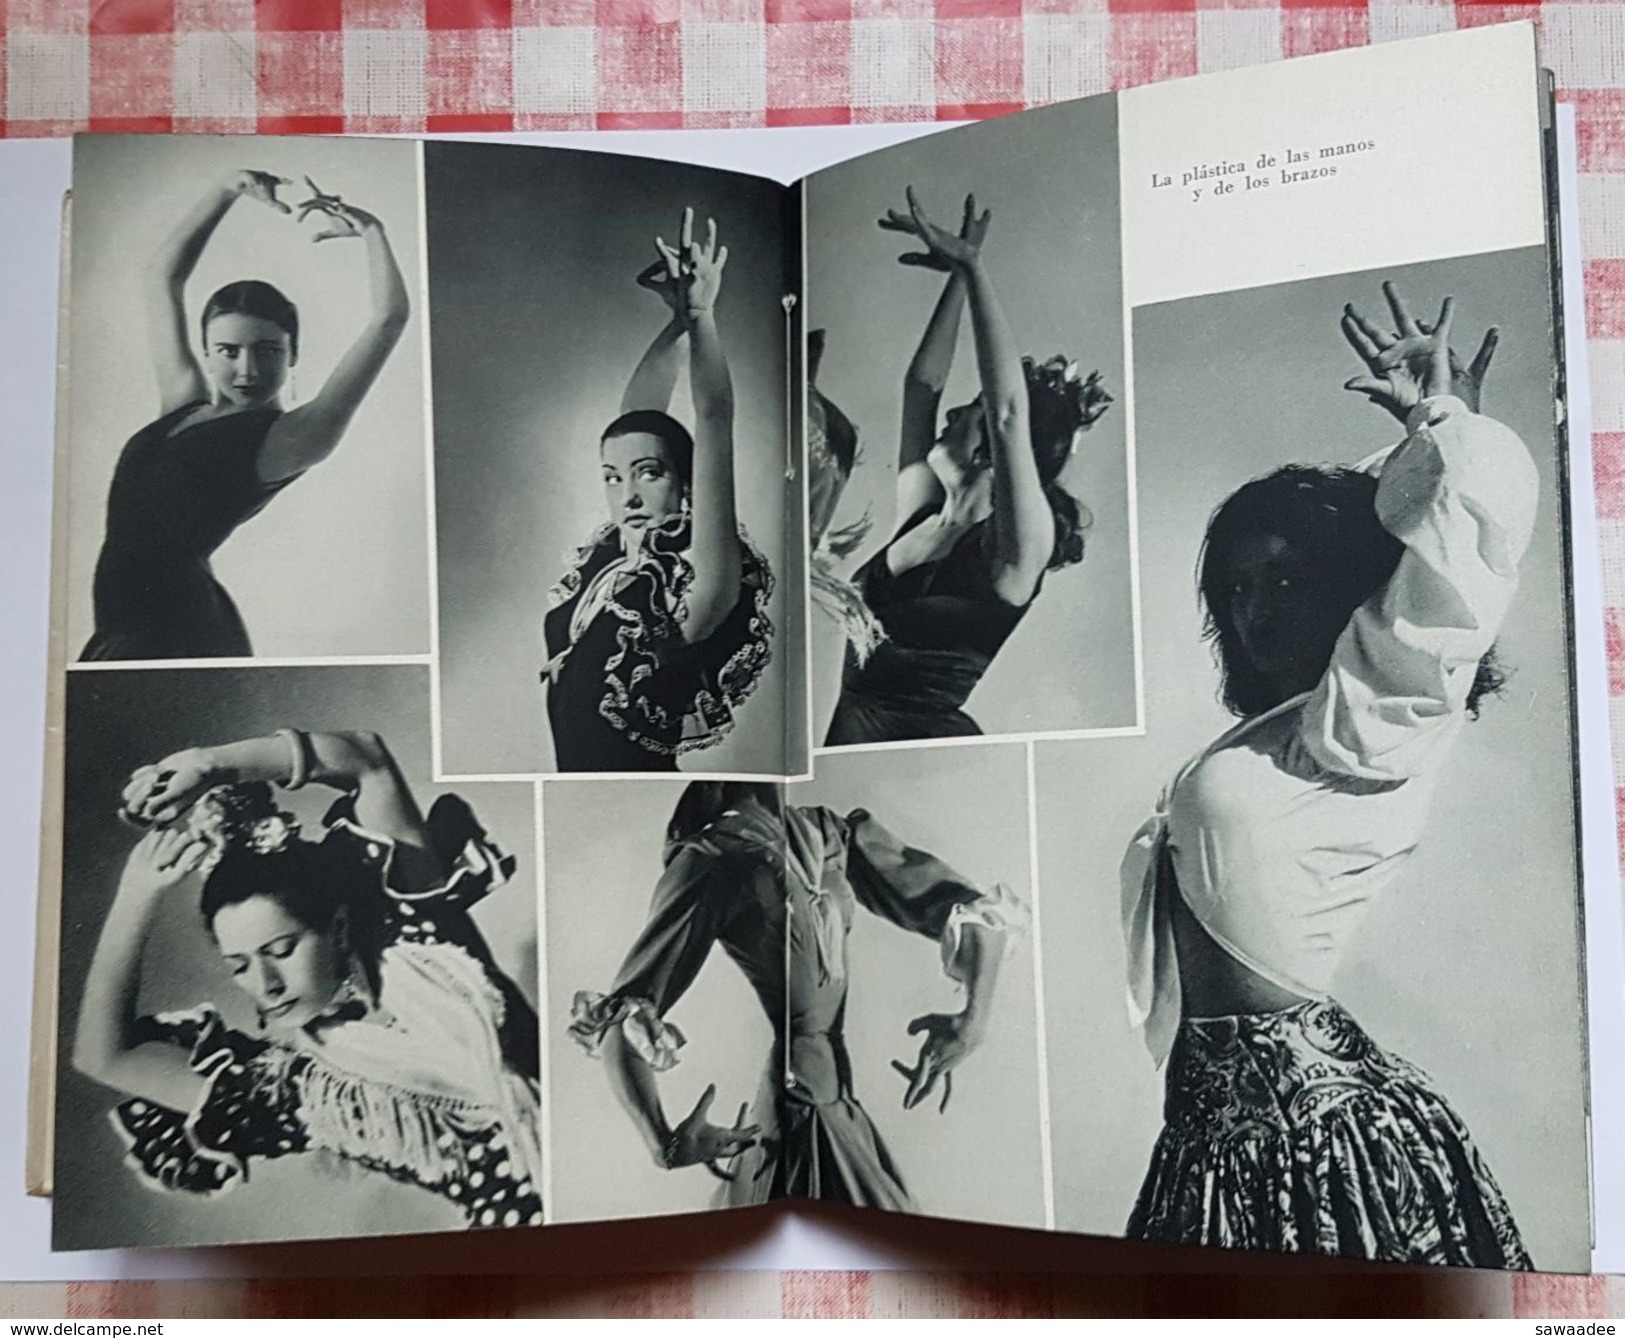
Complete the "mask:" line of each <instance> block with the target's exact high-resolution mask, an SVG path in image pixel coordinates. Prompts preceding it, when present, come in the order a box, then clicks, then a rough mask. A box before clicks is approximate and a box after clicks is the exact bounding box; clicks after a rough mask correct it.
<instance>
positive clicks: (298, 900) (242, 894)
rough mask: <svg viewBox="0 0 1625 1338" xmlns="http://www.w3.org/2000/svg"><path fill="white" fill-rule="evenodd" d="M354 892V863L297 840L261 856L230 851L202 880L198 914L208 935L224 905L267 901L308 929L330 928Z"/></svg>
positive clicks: (328, 848) (330, 850) (236, 848)
mask: <svg viewBox="0 0 1625 1338" xmlns="http://www.w3.org/2000/svg"><path fill="white" fill-rule="evenodd" d="M355 887H356V864H355V860H354V859H353V858H343V857H342V856H341V854H340V852H338V851H336V850H334V849H333V847H331V846H328V845H325V844H324V845H317V844H315V843H314V842H311V841H301V840H299V839H297V838H295V839H293V840H291V841H289V842H288V843H287V845H285V846H284V847H283V848H282V849H281V850H276V851H270V852H267V853H264V854H261V853H260V852H258V851H255V850H251V849H247V848H245V847H242V846H234V847H232V848H231V849H229V850H227V851H226V852H225V853H224V854H223V855H221V857H220V861H219V863H217V864H216V865H215V866H214V868H213V869H211V870H210V871H209V876H208V877H207V878H205V879H204V880H203V895H202V898H201V899H200V901H199V905H198V910H199V911H200V912H201V913H202V915H203V923H204V924H205V925H206V926H207V927H208V929H209V932H210V933H211V934H212V933H213V932H214V922H215V917H216V916H218V915H219V914H220V912H221V911H223V910H225V909H226V908H227V907H228V906H239V905H241V904H242V903H243V902H245V901H250V900H252V899H253V898H255V897H268V898H270V899H271V900H272V901H274V902H276V903H277V905H279V906H280V907H282V909H283V910H285V911H286V912H287V913H288V914H289V915H291V916H293V918H294V919H295V920H297V921H299V923H300V924H302V925H304V926H305V928H307V929H313V930H316V931H317V932H319V933H320V932H325V931H327V930H328V929H331V928H332V926H333V921H334V919H335V917H336V916H337V915H338V912H339V910H340V909H341V908H343V907H345V906H347V905H348V904H349V901H350V898H351V895H352V893H353V891H354V889H355Z"/></svg>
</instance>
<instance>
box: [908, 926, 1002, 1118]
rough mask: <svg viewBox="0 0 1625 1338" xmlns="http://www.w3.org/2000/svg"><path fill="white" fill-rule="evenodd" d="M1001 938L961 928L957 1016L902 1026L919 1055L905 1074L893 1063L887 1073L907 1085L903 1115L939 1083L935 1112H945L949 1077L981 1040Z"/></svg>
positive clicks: (983, 930) (931, 1017)
mask: <svg viewBox="0 0 1625 1338" xmlns="http://www.w3.org/2000/svg"><path fill="white" fill-rule="evenodd" d="M1004 937H1005V936H1004V934H1003V932H1002V931H999V930H994V929H989V928H988V927H987V926H985V925H979V924H967V925H965V926H963V927H962V928H961V930H960V935H959V949H958V952H957V953H956V954H955V958H954V966H955V968H956V969H957V970H958V971H959V972H960V973H961V975H960V977H959V978H960V979H961V980H962V982H963V984H964V986H965V1006H964V1007H963V1008H962V1009H960V1010H959V1012H957V1013H927V1014H926V1015H925V1016H924V1017H917V1018H915V1019H914V1020H913V1021H912V1022H910V1023H909V1024H908V1034H909V1035H910V1036H919V1035H922V1034H923V1039H922V1040H921V1042H920V1053H919V1055H918V1056H917V1057H916V1059H915V1061H914V1067H913V1068H912V1069H911V1068H909V1067H908V1066H907V1065H906V1064H904V1063H903V1062H902V1061H901V1060H897V1059H894V1060H893V1061H892V1067H893V1068H894V1069H896V1070H897V1072H898V1073H900V1074H902V1075H903V1077H904V1078H906V1079H907V1080H908V1087H907V1089H906V1090H905V1091H904V1092H903V1109H904V1110H912V1109H913V1108H914V1107H915V1106H917V1105H919V1104H920V1102H922V1101H924V1100H925V1099H926V1097H928V1096H930V1095H931V1093H932V1091H933V1090H934V1089H935V1087H936V1085H937V1081H938V1080H939V1079H940V1080H941V1081H942V1102H941V1105H940V1106H939V1107H938V1109H939V1110H946V1109H947V1108H948V1098H949V1094H950V1093H951V1092H952V1090H953V1086H952V1078H951V1076H950V1075H951V1074H952V1073H953V1071H954V1070H955V1069H956V1068H958V1067H959V1066H960V1064H962V1063H963V1062H964V1061H965V1059H966V1058H967V1057H968V1056H969V1055H970V1053H971V1052H972V1051H973V1050H975V1049H976V1048H977V1047H978V1046H979V1045H981V1043H982V1041H983V1040H984V1039H985V1038H986V1036H987V1019H988V1010H989V1006H990V1004H991V1001H992V998H993V990H994V985H995V984H996V982H997V981H998V978H999V963H1000V962H1002V961H1003V960H1004Z"/></svg>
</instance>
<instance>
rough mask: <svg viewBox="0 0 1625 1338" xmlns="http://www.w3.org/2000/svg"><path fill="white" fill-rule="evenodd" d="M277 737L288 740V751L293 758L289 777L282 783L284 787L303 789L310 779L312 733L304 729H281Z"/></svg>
mask: <svg viewBox="0 0 1625 1338" xmlns="http://www.w3.org/2000/svg"><path fill="white" fill-rule="evenodd" d="M277 737H278V738H279V739H286V740H287V742H288V753H289V756H290V757H291V758H292V763H291V765H290V766H289V768H288V779H287V780H285V781H284V782H283V783H282V788H283V789H284V790H301V789H303V788H304V786H305V782H306V781H308V780H309V779H310V735H308V734H306V733H305V731H304V730H302V729H279V730H277Z"/></svg>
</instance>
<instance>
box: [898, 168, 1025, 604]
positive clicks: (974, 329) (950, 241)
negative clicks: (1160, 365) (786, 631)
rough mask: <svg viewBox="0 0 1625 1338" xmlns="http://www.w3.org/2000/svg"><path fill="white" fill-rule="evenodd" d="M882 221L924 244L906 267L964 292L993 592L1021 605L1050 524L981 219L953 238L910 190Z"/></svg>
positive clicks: (1018, 368)
mask: <svg viewBox="0 0 1625 1338" xmlns="http://www.w3.org/2000/svg"><path fill="white" fill-rule="evenodd" d="M890 221H891V224H892V226H893V227H896V228H898V229H900V230H903V231H907V232H911V233H913V235H914V236H916V237H917V238H919V240H920V241H921V242H923V243H924V244H925V247H926V250H925V252H924V253H923V254H921V253H916V254H914V255H910V256H904V257H902V259H903V260H904V261H905V262H906V263H909V264H914V265H923V266H925V267H927V268H931V269H945V270H948V271H949V272H951V273H954V274H957V275H959V276H960V278H961V280H962V281H963V283H964V285H965V295H966V300H967V302H968V304H969V307H970V321H971V334H972V337H973V338H974V340H975V344H976V368H977V372H978V375H979V378H980V380H981V385H982V416H983V420H984V422H985V423H986V429H987V441H988V452H989V454H990V455H991V457H992V464H993V587H994V589H995V590H996V591H997V592H998V595H999V598H1001V599H1002V600H1004V601H1005V602H1006V603H1009V604H1017V605H1020V604H1025V603H1027V601H1028V600H1030V599H1031V598H1032V597H1033V592H1034V591H1035V590H1036V589H1037V587H1038V580H1039V578H1040V577H1041V576H1042V575H1043V574H1044V569H1045V568H1046V567H1047V566H1048V565H1049V560H1050V556H1051V555H1052V553H1053V552H1054V549H1055V520H1054V517H1053V515H1052V514H1051V512H1050V505H1049V499H1048V498H1046V497H1045V496H1044V485H1043V481H1042V480H1041V479H1040V478H1039V476H1038V464H1037V461H1035V460H1034V459H1033V449H1032V433H1031V431H1030V430H1029V425H1028V403H1027V376H1026V372H1025V371H1024V370H1023V368H1022V364H1021V354H1020V353H1019V352H1018V350H1017V348H1016V342H1015V337H1014V336H1013V335H1012V334H1011V333H1010V326H1009V322H1008V321H1007V320H1006V319H1005V315H1004V309H1003V307H1002V306H1001V305H1000V303H999V297H998V293H997V292H996V291H995V290H994V286H993V280H992V278H991V276H990V275H989V274H988V272H987V268H986V266H985V265H984V263H983V260H982V240H983V237H984V236H985V233H986V228H987V222H988V215H987V214H986V213H984V214H983V215H982V216H981V218H980V219H979V220H976V222H977V223H978V224H979V226H978V227H977V228H976V229H975V230H972V229H971V228H969V227H961V229H960V233H959V235H957V236H956V235H955V234H953V233H951V232H948V231H947V230H945V229H943V228H940V227H938V226H937V225H936V224H935V223H933V222H932V221H931V220H930V218H928V217H927V216H926V213H925V211H924V209H922V208H921V206H920V202H919V200H918V198H917V197H916V196H915V194H914V191H913V188H912V187H910V189H909V191H908V213H907V214H906V215H904V214H900V213H898V212H896V211H893V212H892V213H891V215H890Z"/></svg>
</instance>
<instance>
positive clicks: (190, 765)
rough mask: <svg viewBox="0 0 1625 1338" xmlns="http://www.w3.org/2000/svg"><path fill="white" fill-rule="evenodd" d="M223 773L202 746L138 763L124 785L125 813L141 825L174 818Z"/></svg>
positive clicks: (129, 818)
mask: <svg viewBox="0 0 1625 1338" xmlns="http://www.w3.org/2000/svg"><path fill="white" fill-rule="evenodd" d="M218 779H219V777H218V776H217V775H216V774H215V770H214V768H213V766H211V765H210V763H209V760H208V758H207V756H206V755H205V754H204V753H203V751H202V750H201V749H186V750H183V751H182V752H178V753H171V754H170V755H169V756H168V757H166V758H164V759H163V760H162V761H161V762H156V763H152V764H149V765H147V766H144V767H138V768H137V769H136V770H135V771H133V772H132V773H131V774H130V779H129V781H128V782H127V783H126V784H125V786H124V794H123V804H124V806H123V809H122V810H121V816H122V817H124V818H125V819H126V820H127V821H129V822H131V823H133V824H134V825H136V826H138V827H162V826H165V825H166V824H168V823H171V822H174V821H175V819H176V818H178V817H180V816H181V814H182V813H184V812H186V810H187V809H188V808H190V807H191V806H192V804H193V803H194V802H195V801H196V800H197V798H198V797H199V796H200V795H201V794H202V793H203V792H204V791H205V790H207V789H208V788H209V787H210V786H211V785H213V784H214V783H215V782H216V781H217V780H218Z"/></svg>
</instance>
